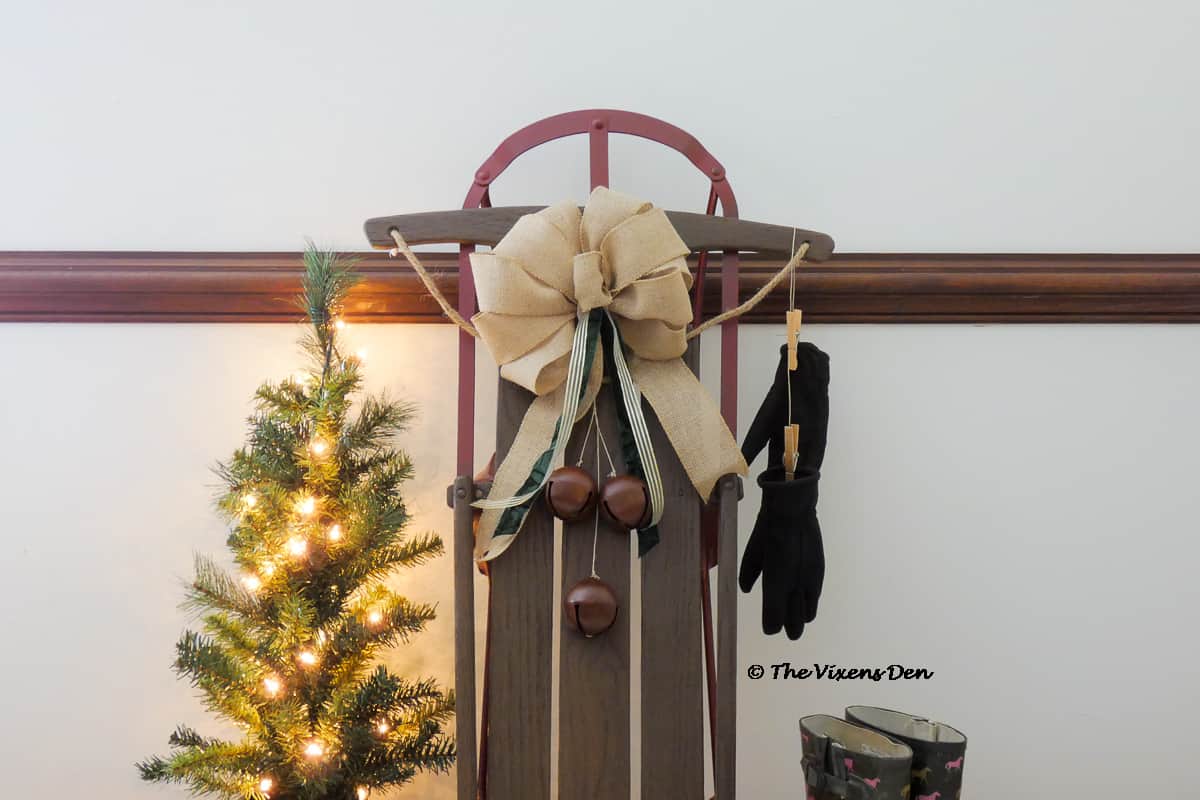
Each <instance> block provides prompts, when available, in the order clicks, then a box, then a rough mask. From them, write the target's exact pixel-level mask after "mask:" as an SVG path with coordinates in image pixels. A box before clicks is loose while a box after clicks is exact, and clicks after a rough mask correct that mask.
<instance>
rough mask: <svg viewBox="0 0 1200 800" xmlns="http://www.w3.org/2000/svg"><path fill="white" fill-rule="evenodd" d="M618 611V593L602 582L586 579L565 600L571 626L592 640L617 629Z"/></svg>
mask: <svg viewBox="0 0 1200 800" xmlns="http://www.w3.org/2000/svg"><path fill="white" fill-rule="evenodd" d="M617 609H618V605H617V594H616V592H614V591H613V589H612V587H611V586H609V585H608V584H607V583H605V582H604V581H602V580H600V579H599V578H584V579H583V580H581V581H580V582H579V583H577V584H575V585H574V586H572V587H571V588H570V589H568V590H567V594H566V597H564V598H563V613H564V615H565V617H566V621H567V625H569V626H571V627H572V628H574V629H575V630H577V631H579V632H580V633H582V634H583V635H584V636H586V637H587V638H589V639H591V638H592V637H593V636H599V635H600V634H602V633H604V632H605V631H607V630H608V629H609V628H611V627H612V626H613V623H614V622H616V621H617Z"/></svg>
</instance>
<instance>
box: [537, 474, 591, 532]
mask: <svg viewBox="0 0 1200 800" xmlns="http://www.w3.org/2000/svg"><path fill="white" fill-rule="evenodd" d="M598 494H599V492H598V491H597V488H596V479H595V478H593V477H592V475H591V473H590V472H588V471H587V470H585V469H581V468H580V467H570V466H567V467H559V468H558V469H556V470H554V472H551V473H550V478H549V480H548V481H547V482H546V505H548V506H549V507H550V511H551V513H553V514H554V516H556V517H558V518H559V519H561V520H562V521H563V522H579V521H580V520H583V519H584V518H586V517H587V515H588V514H589V513H590V512H591V511H592V509H593V508H595V507H596V496H597V495H598Z"/></svg>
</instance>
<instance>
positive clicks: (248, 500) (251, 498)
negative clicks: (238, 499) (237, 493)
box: [242, 492, 258, 508]
mask: <svg viewBox="0 0 1200 800" xmlns="http://www.w3.org/2000/svg"><path fill="white" fill-rule="evenodd" d="M242 505H244V506H246V508H254V507H255V506H256V505H258V495H256V494H255V493H254V492H248V493H246V494H244V495H242Z"/></svg>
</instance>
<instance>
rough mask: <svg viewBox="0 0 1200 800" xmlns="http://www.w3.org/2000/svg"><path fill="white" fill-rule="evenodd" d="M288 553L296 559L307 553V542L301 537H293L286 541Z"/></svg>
mask: <svg viewBox="0 0 1200 800" xmlns="http://www.w3.org/2000/svg"><path fill="white" fill-rule="evenodd" d="M287 548H288V552H289V553H291V554H292V555H293V556H295V557H296V558H300V556H302V555H304V554H305V553H307V552H308V542H307V541H305V540H304V537H302V536H293V537H292V538H290V539H288V541H287Z"/></svg>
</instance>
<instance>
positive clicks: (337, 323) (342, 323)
mask: <svg viewBox="0 0 1200 800" xmlns="http://www.w3.org/2000/svg"><path fill="white" fill-rule="evenodd" d="M333 327H335V328H337V329H338V330H339V331H343V330H345V329H346V320H344V319H342V318H341V317H338V318H337V319H335V320H334V321H333Z"/></svg>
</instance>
